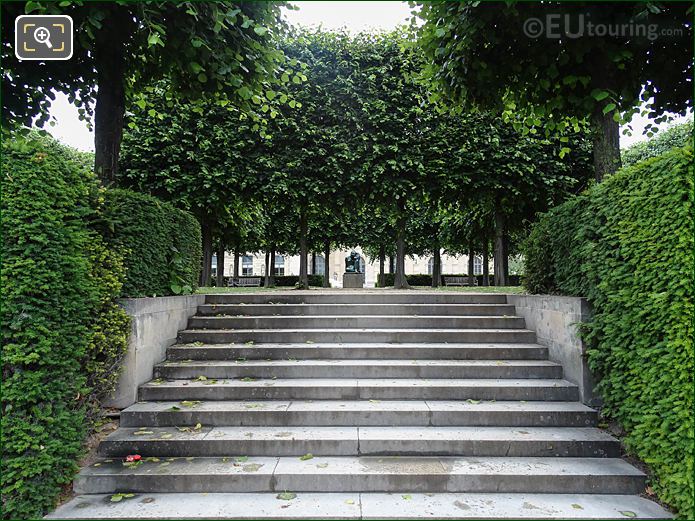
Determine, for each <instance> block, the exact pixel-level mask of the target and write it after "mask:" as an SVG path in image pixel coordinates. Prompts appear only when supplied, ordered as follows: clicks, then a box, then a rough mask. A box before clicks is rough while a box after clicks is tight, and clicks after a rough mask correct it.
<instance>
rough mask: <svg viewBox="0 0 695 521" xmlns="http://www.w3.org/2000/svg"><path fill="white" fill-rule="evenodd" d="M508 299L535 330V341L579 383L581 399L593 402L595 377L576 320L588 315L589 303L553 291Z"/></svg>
mask: <svg viewBox="0 0 695 521" xmlns="http://www.w3.org/2000/svg"><path fill="white" fill-rule="evenodd" d="M507 302H508V303H509V304H512V305H514V306H515V307H516V313H517V315H519V316H521V317H524V319H525V320H526V327H527V328H528V329H532V330H534V331H535V332H536V336H537V339H538V343H539V344H541V345H544V346H546V347H548V351H549V354H550V359H551V360H553V361H555V362H558V363H560V364H562V367H563V369H564V374H565V378H566V379H567V380H569V381H570V382H572V383H575V384H577V385H578V386H579V393H580V396H581V400H582V401H583V402H584V403H586V404H592V403H594V404H595V402H596V401H597V400H598V397H596V396H594V395H593V387H594V381H593V379H592V377H591V372H590V371H589V367H588V365H587V360H586V347H585V345H584V342H582V339H581V337H580V336H579V327H578V324H579V323H581V322H586V321H587V320H588V318H589V317H590V314H591V312H590V309H589V304H588V302H587V301H586V299H585V298H581V297H560V296H555V295H507Z"/></svg>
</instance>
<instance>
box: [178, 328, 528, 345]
mask: <svg viewBox="0 0 695 521" xmlns="http://www.w3.org/2000/svg"><path fill="white" fill-rule="evenodd" d="M179 339H180V342H181V343H185V344H189V343H192V342H203V343H205V344H224V343H231V342H234V343H237V344H243V343H246V342H255V343H266V342H267V343H290V344H292V343H306V342H333V343H335V342H355V343H360V342H362V343H366V342H369V343H371V342H388V343H392V342H395V343H414V342H435V343H436V342H457V343H467V342H469V343H473V342H475V343H514V342H517V343H524V344H532V343H534V342H535V341H536V335H535V333H533V332H532V331H518V330H509V331H466V330H452V331H428V330H426V329H422V330H417V331H384V330H380V331H359V330H354V331H339V330H337V331H330V330H320V329H317V330H316V331H263V330H256V331H251V332H248V331H247V332H236V331H215V330H202V331H201V330H195V331H181V333H179Z"/></svg>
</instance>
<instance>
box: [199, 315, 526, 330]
mask: <svg viewBox="0 0 695 521" xmlns="http://www.w3.org/2000/svg"><path fill="white" fill-rule="evenodd" d="M188 327H189V329H427V328H431V329H523V328H524V327H525V322H524V319H523V318H520V317H506V318H505V317H447V318H439V317H437V318H434V317H412V316H411V317H398V316H396V317H299V316H298V317H280V316H278V317H274V316H271V317H191V318H190V319H189V321H188Z"/></svg>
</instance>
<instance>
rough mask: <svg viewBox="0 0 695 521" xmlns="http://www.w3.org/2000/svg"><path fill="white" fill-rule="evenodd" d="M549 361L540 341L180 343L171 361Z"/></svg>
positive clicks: (171, 353)
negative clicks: (459, 342)
mask: <svg viewBox="0 0 695 521" xmlns="http://www.w3.org/2000/svg"><path fill="white" fill-rule="evenodd" d="M289 358H294V359H297V360H310V359H370V360H375V359H381V360H398V359H401V360H413V359H443V360H545V359H547V358H548V348H547V347H545V346H541V345H538V344H495V343H487V344H441V343H440V344H435V343H428V344H385V343H380V344H379V343H366V342H365V343H361V344H327V343H315V344H314V343H311V344H307V343H303V344H252V345H246V344H176V345H173V346H171V347H170V348H169V350H168V351H167V359H168V360H239V359H246V360H266V359H272V360H278V359H280V360H287V359H289Z"/></svg>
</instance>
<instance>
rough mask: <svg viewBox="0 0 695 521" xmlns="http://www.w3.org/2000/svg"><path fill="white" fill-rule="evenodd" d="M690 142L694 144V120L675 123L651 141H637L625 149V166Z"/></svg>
mask: <svg viewBox="0 0 695 521" xmlns="http://www.w3.org/2000/svg"><path fill="white" fill-rule="evenodd" d="M688 144H690V145H691V146H692V144H693V121H692V120H690V121H688V122H686V123H683V124H681V125H674V126H673V127H671V128H669V129H667V130H663V131H661V132H659V133H658V134H656V136H655V137H653V138H652V139H650V140H649V141H641V142H639V143H635V144H634V145H632V146H631V147H629V148H627V149H625V150H623V151H622V161H623V166H630V165H634V164H635V163H638V162H640V161H644V160H645V159H649V158H650V157H656V156H658V155H661V154H663V153H664V152H668V151H669V150H671V149H672V148H680V147H684V146H686V145H688Z"/></svg>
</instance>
